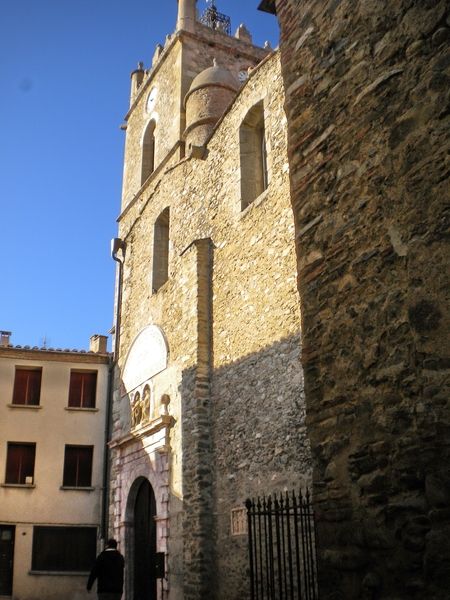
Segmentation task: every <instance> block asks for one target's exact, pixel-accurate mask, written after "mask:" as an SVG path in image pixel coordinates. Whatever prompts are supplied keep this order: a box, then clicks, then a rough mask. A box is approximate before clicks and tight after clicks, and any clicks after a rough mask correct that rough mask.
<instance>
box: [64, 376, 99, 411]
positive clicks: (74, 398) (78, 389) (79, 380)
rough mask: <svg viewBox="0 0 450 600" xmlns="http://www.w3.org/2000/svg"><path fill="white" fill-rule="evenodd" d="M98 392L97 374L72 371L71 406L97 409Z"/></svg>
mask: <svg viewBox="0 0 450 600" xmlns="http://www.w3.org/2000/svg"><path fill="white" fill-rule="evenodd" d="M96 391H97V373H96V372H77V371H72V372H71V373H70V388H69V406H72V407H77V408H95V396H96Z"/></svg>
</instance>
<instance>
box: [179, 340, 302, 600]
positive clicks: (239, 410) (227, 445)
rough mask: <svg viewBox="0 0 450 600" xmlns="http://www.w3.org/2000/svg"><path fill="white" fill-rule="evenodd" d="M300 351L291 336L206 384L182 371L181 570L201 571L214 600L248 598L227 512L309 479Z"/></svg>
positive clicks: (240, 549)
mask: <svg viewBox="0 0 450 600" xmlns="http://www.w3.org/2000/svg"><path fill="white" fill-rule="evenodd" d="M300 351H301V341H300V335H296V336H292V337H288V338H284V339H282V340H280V341H278V342H276V343H274V344H272V345H271V346H269V347H266V348H264V349H262V350H261V351H260V352H257V353H253V354H251V355H248V356H245V357H243V358H240V359H238V360H236V361H230V362H228V363H227V364H224V365H223V366H221V367H218V368H215V369H213V370H212V371H211V373H210V378H209V381H205V380H199V379H198V378H197V373H196V369H190V370H186V371H184V372H183V380H182V384H181V397H182V407H183V413H182V414H183V416H182V428H183V431H182V439H183V490H184V502H185V522H184V529H183V536H184V541H185V544H186V550H187V554H186V556H187V558H186V561H187V563H186V573H191V572H192V571H195V569H196V568H198V569H200V570H201V572H202V573H203V576H204V578H205V582H204V584H203V585H204V589H205V593H207V592H208V593H210V594H211V593H213V594H214V598H215V600H244V599H245V598H247V597H249V577H248V555H247V536H246V534H245V533H244V534H242V533H241V534H239V535H232V532H231V511H232V509H236V508H244V503H245V500H246V498H248V497H252V496H257V495H263V494H270V493H273V492H279V491H282V490H285V489H292V488H297V489H298V488H300V487H305V486H306V485H307V484H309V482H310V480H311V470H312V462H311V456H310V450H309V443H308V439H307V432H306V424H305V418H306V413H305V403H304V393H303V377H302V374H301V366H300ZM189 561H192V562H191V563H189Z"/></svg>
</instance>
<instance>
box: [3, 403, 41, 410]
mask: <svg viewBox="0 0 450 600" xmlns="http://www.w3.org/2000/svg"><path fill="white" fill-rule="evenodd" d="M7 406H8V408H20V409H23V408H28V409H31V410H40V409H41V408H42V406H41V405H40V404H8V405H7Z"/></svg>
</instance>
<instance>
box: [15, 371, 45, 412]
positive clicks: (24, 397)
mask: <svg viewBox="0 0 450 600" xmlns="http://www.w3.org/2000/svg"><path fill="white" fill-rule="evenodd" d="M41 378H42V369H16V376H15V379H14V392H13V404H27V405H30V406H39V399H40V395H41Z"/></svg>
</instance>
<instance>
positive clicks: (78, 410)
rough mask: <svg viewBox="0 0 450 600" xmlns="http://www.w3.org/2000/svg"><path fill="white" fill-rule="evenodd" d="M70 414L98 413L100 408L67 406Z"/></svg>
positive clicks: (65, 408)
mask: <svg viewBox="0 0 450 600" xmlns="http://www.w3.org/2000/svg"><path fill="white" fill-rule="evenodd" d="M64 410H68V411H69V412H98V408H85V407H84V406H65V407H64Z"/></svg>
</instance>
